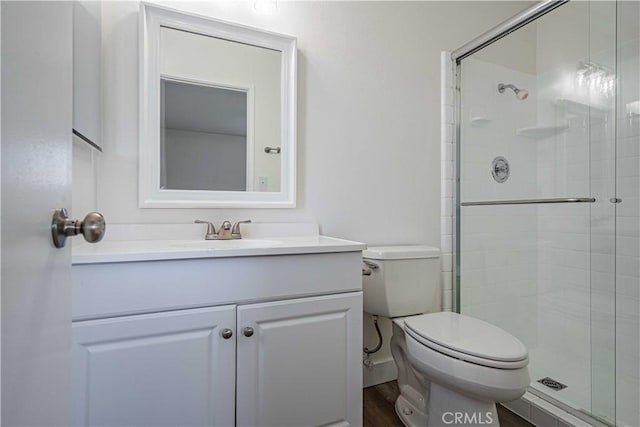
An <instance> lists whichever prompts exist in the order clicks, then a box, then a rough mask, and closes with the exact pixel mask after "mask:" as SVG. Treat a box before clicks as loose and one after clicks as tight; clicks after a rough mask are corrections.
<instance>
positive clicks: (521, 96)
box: [498, 83, 529, 101]
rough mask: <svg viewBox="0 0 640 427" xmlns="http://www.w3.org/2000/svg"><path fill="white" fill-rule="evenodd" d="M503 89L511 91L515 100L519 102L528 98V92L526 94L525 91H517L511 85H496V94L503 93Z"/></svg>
mask: <svg viewBox="0 0 640 427" xmlns="http://www.w3.org/2000/svg"><path fill="white" fill-rule="evenodd" d="M505 89H511V90H513V92H514V93H515V94H516V98H518V99H519V100H520V101H523V100H525V99H527V97H528V96H529V92H527V90H526V89H518V88H517V87H515V86H514V85H512V84H504V83H499V84H498V92H500V93H504V90H505Z"/></svg>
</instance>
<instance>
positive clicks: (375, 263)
mask: <svg viewBox="0 0 640 427" xmlns="http://www.w3.org/2000/svg"><path fill="white" fill-rule="evenodd" d="M362 258H363V262H364V263H365V265H364V266H363V268H365V269H366V273H368V272H369V271H371V274H370V275H367V274H364V275H363V276H362V277H363V279H362V280H363V282H362V288H363V292H364V311H365V312H367V313H369V314H375V315H379V316H385V317H400V316H410V315H412V314H421V313H429V312H437V311H440V306H441V298H442V297H441V285H440V249H438V248H434V247H431V246H423V245H420V246H377V247H370V248H368V249H367V250H365V251H364V252H363V253H362Z"/></svg>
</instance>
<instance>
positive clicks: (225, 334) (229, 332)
mask: <svg viewBox="0 0 640 427" xmlns="http://www.w3.org/2000/svg"><path fill="white" fill-rule="evenodd" d="M221 335H222V338H224V339H225V340H228V339H229V338H231V337H232V336H233V331H232V330H231V329H229V328H225V329H223V330H222V334H221Z"/></svg>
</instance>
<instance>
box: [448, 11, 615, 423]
mask: <svg viewBox="0 0 640 427" xmlns="http://www.w3.org/2000/svg"><path fill="white" fill-rule="evenodd" d="M616 37H617V35H616V3H613V2H570V3H567V4H565V5H563V6H561V7H559V8H557V9H555V10H553V11H552V12H550V13H548V14H546V15H544V16H542V17H540V18H539V19H537V20H535V21H534V22H532V23H529V24H527V25H526V26H524V27H522V28H520V29H518V30H517V31H515V32H512V33H510V34H509V35H507V36H506V37H504V38H502V39H500V40H498V41H496V42H494V43H493V44H491V45H489V46H487V47H485V48H484V49H482V50H480V51H478V52H476V53H474V54H472V55H470V56H468V57H466V58H464V59H462V60H461V61H460V64H459V68H458V74H459V86H460V92H459V93H460V117H459V126H460V133H459V141H458V148H459V151H458V155H459V158H458V168H457V170H458V173H459V180H460V181H459V194H458V202H459V203H460V205H459V217H458V221H459V233H458V239H459V240H458V250H459V253H458V262H459V267H458V274H459V283H458V289H457V291H458V297H459V306H458V310H459V311H460V312H461V313H463V314H469V315H471V316H474V317H477V318H480V319H483V320H486V321H488V322H490V323H493V324H496V325H497V326H500V327H501V328H503V329H505V330H507V331H509V332H511V333H512V334H514V335H515V336H517V337H518V338H519V339H520V340H522V341H523V342H524V343H525V345H526V346H527V347H528V349H529V352H530V365H529V368H530V373H531V377H532V383H531V387H532V390H533V391H534V392H535V393H536V394H539V395H541V396H544V397H545V398H549V399H551V400H555V401H557V402H560V403H561V404H563V405H566V406H565V409H567V410H570V411H573V412H575V413H577V414H579V413H581V412H583V413H587V414H590V415H594V416H596V417H598V418H601V419H603V420H605V421H607V422H615V378H616V377H615V352H614V351H613V349H614V348H615V267H616V264H615V233H614V230H615V219H616V218H615V206H616V204H615V203H612V202H610V200H609V199H610V198H612V197H614V195H615V166H616V161H615V159H616V158H615V153H616V151H615V141H616V139H615V124H616V102H615V101H616Z"/></svg>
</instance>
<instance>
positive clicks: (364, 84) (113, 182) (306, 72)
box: [98, 2, 523, 246]
mask: <svg viewBox="0 0 640 427" xmlns="http://www.w3.org/2000/svg"><path fill="white" fill-rule="evenodd" d="M175 6H176V7H180V8H183V9H188V10H190V11H192V12H199V13H203V14H207V15H210V16H214V17H216V18H220V19H225V20H231V21H237V22H240V23H243V24H247V25H253V26H256V27H261V28H264V29H268V30H273V31H278V32H284V33H288V34H294V35H296V36H297V37H298V42H299V70H298V72H299V82H298V93H299V98H298V147H299V150H298V152H299V154H298V159H297V163H298V171H299V174H298V188H299V190H298V207H297V208H296V209H290V210H233V209H227V210H209V211H205V212H203V211H202V210H188V209H139V208H138V207H137V194H136V193H137V152H138V151H137V150H138V144H137V137H138V123H137V108H138V81H137V80H138V67H137V62H138V46H137V43H135V42H134V41H135V40H137V35H138V32H137V31H138V7H139V5H138V4H137V3H136V2H108V3H104V5H103V16H104V18H103V19H104V21H103V38H104V40H103V43H104V49H105V53H104V55H105V57H104V62H105V70H104V71H105V72H104V77H105V82H104V84H105V91H104V92H105V118H104V119H105V120H104V128H105V154H104V156H103V158H102V159H101V160H102V163H101V168H100V176H99V190H98V208H99V209H100V210H101V211H102V212H103V213H104V214H105V216H106V218H107V220H108V221H110V222H111V223H139V222H148V223H159V222H182V223H186V222H190V221H192V220H193V219H194V218H196V217H209V218H211V219H213V220H215V221H218V222H219V221H221V220H223V219H230V220H233V219H244V218H245V217H249V218H252V219H253V220H254V221H276V222H285V221H317V222H319V223H320V224H321V225H322V231H323V233H325V234H330V235H337V236H341V237H345V238H351V239H355V240H362V241H365V242H368V243H372V244H383V243H428V244H432V245H435V246H437V245H438V243H439V236H438V233H439V221H438V218H439V202H438V200H439V197H438V195H439V143H438V141H439V137H438V135H439V121H440V120H439V106H440V105H439V93H440V90H439V71H440V67H439V53H440V51H441V50H443V49H453V48H455V47H457V46H459V45H462V44H463V43H464V42H466V41H468V40H469V39H471V38H473V37H474V36H476V35H478V34H480V33H481V32H483V31H484V30H486V29H487V28H489V27H490V26H492V25H494V24H496V23H498V22H500V21H501V20H503V19H506V18H507V17H509V16H511V15H513V14H514V13H516V12H517V11H519V10H520V9H521V8H522V7H523V4H522V3H519V2H513V3H511V2H506V3H505V2H497V3H475V2H469V3H465V2H451V3H448V2H447V3H445V2H408V3H387V2H371V3H367V2H355V3H349V2H336V3H334V2H300V3H297V2H282V3H279V4H278V10H277V12H276V13H275V14H274V15H271V16H264V15H259V14H257V13H255V12H254V11H253V10H252V8H251V5H250V3H249V2H247V3H245V2H206V3H205V2H202V3H185V2H180V3H177V4H175ZM465 17H466V18H465ZM452 26H457V29H456V31H451V27H452Z"/></svg>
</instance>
